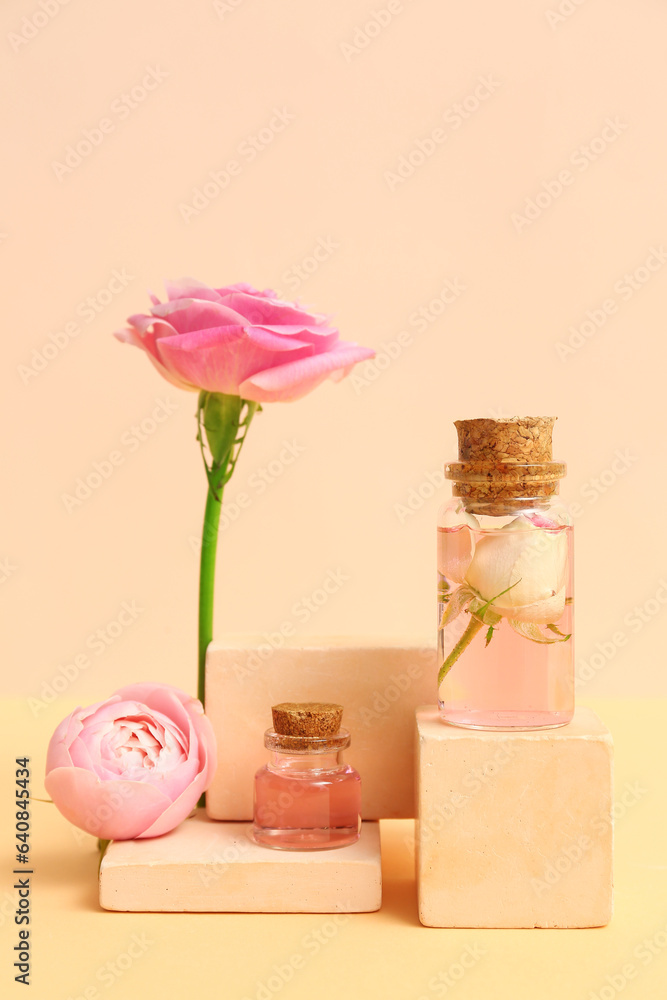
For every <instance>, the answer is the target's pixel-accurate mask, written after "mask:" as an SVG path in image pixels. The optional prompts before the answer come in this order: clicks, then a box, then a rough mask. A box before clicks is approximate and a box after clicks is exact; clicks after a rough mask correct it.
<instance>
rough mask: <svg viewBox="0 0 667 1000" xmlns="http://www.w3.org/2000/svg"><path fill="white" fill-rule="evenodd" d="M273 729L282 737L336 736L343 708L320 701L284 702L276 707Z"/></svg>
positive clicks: (317, 737)
mask: <svg viewBox="0 0 667 1000" xmlns="http://www.w3.org/2000/svg"><path fill="white" fill-rule="evenodd" d="M271 712H272V714H273V728H274V729H275V731H276V733H278V734H279V735H280V736H309V737H311V738H313V737H314V738H315V739H319V738H322V737H326V736H335V735H336V733H337V732H338V730H339V729H340V724H341V722H342V719H343V706H342V705H334V704H332V703H327V702H320V701H306V702H300V703H299V702H296V701H283V702H282V703H281V704H280V705H274V706H273V708H272V709H271Z"/></svg>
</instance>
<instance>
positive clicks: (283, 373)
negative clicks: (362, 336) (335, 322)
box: [239, 340, 375, 403]
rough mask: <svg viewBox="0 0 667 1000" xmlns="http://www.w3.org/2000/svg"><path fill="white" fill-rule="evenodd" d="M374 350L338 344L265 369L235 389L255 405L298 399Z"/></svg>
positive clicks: (340, 342) (366, 356)
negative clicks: (328, 349)
mask: <svg viewBox="0 0 667 1000" xmlns="http://www.w3.org/2000/svg"><path fill="white" fill-rule="evenodd" d="M374 354H375V351H373V350H371V349H370V348H368V347H359V346H358V345H357V344H352V343H348V342H347V341H340V340H339V341H338V342H337V343H336V344H335V347H334V349H332V350H330V351H327V352H326V353H325V354H315V355H313V356H312V357H309V358H302V359H301V360H298V361H291V362H288V363H287V364H283V365H279V366H278V367H275V368H267V369H266V370H265V371H261V372H258V373H257V374H255V375H253V376H251V377H250V378H248V379H247V380H246V381H244V382H242V383H241V385H240V386H239V393H240V395H241V396H243V397H244V399H251V400H254V401H255V402H258V403H264V402H271V401H276V400H280V401H282V402H286V401H289V400H294V399H301V397H302V396H305V395H306V394H307V393H309V392H310V391H311V390H312V389H314V388H315V387H316V386H318V385H319V384H320V383H321V382H323V381H324V379H325V378H327V377H331V376H332V375H335V373H336V372H337V371H338V372H340V371H341V369H343V370H344V371H343V372H342V374H346V373H347V372H349V370H351V368H352V367H353V366H354V365H355V364H357V363H358V362H360V361H366V360H368V359H369V358H372V357H373V356H374Z"/></svg>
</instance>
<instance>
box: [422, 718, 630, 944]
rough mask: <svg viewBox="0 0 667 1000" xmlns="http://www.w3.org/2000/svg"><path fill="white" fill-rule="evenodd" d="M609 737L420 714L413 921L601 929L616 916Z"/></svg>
mask: <svg viewBox="0 0 667 1000" xmlns="http://www.w3.org/2000/svg"><path fill="white" fill-rule="evenodd" d="M612 751H613V746H612V739H611V734H610V733H609V731H608V730H607V728H606V727H605V726H604V725H603V723H602V722H601V721H600V719H599V718H598V717H597V716H596V715H595V713H594V712H592V711H591V710H590V709H588V708H577V710H576V712H575V716H574V719H573V720H572V722H571V723H570V724H569V725H568V726H563V727H561V728H559V729H550V730H541V731H534V732H492V731H481V730H470V729H462V728H457V727H455V726H450V725H446V724H445V723H443V722H441V721H440V718H439V716H438V712H437V709H436V708H435V707H426V708H420V709H418V710H417V754H416V756H417V765H416V766H417V803H418V820H417V827H416V849H417V880H418V894H419V918H420V920H421V922H422V923H423V924H425V925H427V926H429V927H598V926H601V925H604V924H606V923H608V922H609V920H610V919H611V913H612V881H613V880H612V833H613V819H612Z"/></svg>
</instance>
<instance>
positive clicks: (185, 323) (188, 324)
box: [152, 299, 246, 333]
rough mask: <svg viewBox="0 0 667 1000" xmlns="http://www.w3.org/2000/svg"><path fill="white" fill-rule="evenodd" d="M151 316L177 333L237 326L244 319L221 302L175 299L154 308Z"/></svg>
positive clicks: (241, 323) (244, 320)
mask: <svg viewBox="0 0 667 1000" xmlns="http://www.w3.org/2000/svg"><path fill="white" fill-rule="evenodd" d="M152 312H153V316H156V317H158V318H159V319H164V320H166V321H167V322H168V323H169V324H170V325H171V326H172V327H173V328H174V330H176V332H177V333H192V332H193V331H196V330H209V329H211V328H212V327H220V326H239V324H240V325H243V324H244V323H245V322H246V319H245V317H243V316H241V315H240V314H239V313H237V312H234V310H233V309H230V308H229V306H226V305H224V304H223V303H222V302H206V301H203V302H198V301H197V300H196V299H176V300H174V301H172V302H165V303H164V304H163V305H159V306H155V307H154V308H153V310H152Z"/></svg>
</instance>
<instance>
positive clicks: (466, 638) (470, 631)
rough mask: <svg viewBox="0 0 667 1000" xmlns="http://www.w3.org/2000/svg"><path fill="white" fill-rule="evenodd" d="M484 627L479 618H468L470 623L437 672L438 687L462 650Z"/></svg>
mask: <svg viewBox="0 0 667 1000" xmlns="http://www.w3.org/2000/svg"><path fill="white" fill-rule="evenodd" d="M484 625H485V623H484V622H483V621H482V619H481V618H473V617H472V615H471V616H470V621H469V622H468V627H467V629H466V630H465V632H464V633H463V635H462V636H461V638H460V639H459V641H458V642H457V643H456V645H455V646H454V648H453V649H452V651H451V653H450V654H449V656H448V657H447V659H446V660H445V662H444V663H443V665H442V666H441V667H440V670H439V672H438V687H440V685H441V684H442V682H443V680H444V679H445V677H446V676H447V674H448V673H449V671H450V670H451V669H452V667H453V666H454V664H455V663H456V661H457V660H458V658H459V656H460V655H461V653H462V652H463V651H464V649H467V647H468V646H469V645H470V643H471V642H472V640H473V639H474V638H475V636H476V635H477V633H478V632H479V630H480V629H481V628H484Z"/></svg>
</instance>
